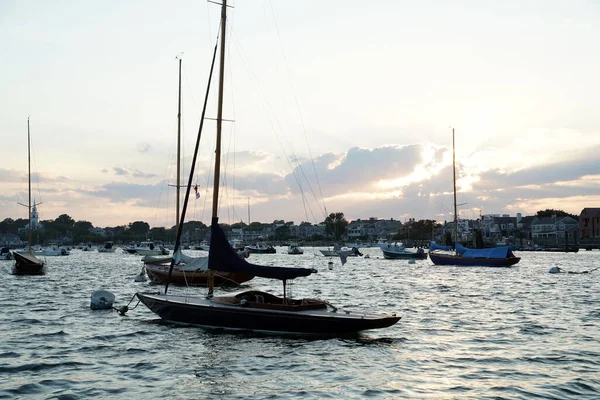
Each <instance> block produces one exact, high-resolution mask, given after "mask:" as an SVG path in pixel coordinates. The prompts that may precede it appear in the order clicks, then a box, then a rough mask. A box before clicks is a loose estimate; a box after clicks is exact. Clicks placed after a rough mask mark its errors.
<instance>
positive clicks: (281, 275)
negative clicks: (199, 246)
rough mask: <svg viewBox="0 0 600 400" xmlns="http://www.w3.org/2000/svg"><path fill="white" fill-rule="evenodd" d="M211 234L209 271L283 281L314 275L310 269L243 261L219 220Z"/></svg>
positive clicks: (213, 222)
mask: <svg viewBox="0 0 600 400" xmlns="http://www.w3.org/2000/svg"><path fill="white" fill-rule="evenodd" d="M210 232H211V236H210V251H209V253H208V269H211V270H213V271H221V272H237V273H242V274H248V275H254V276H259V277H261V278H270V279H280V280H282V281H285V280H288V279H294V278H298V277H300V276H308V275H310V274H312V273H313V270H312V269H309V268H286V267H267V266H262V265H256V264H251V263H249V262H248V261H246V260H244V259H242V258H241V257H240V256H238V254H237V252H236V251H235V250H234V249H233V248H232V247H231V245H230V244H229V241H228V240H227V238H226V237H225V232H223V229H221V227H220V226H219V219H218V218H213V219H212V223H211V226H210Z"/></svg>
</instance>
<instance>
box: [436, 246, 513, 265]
mask: <svg viewBox="0 0 600 400" xmlns="http://www.w3.org/2000/svg"><path fill="white" fill-rule="evenodd" d="M433 245H435V243H434V244H433ZM433 245H430V248H429V259H430V260H431V261H432V262H433V263H434V264H435V265H455V266H459V267H510V266H512V265H515V264H516V263H518V262H519V261H520V260H521V257H516V256H515V255H514V253H513V252H512V249H511V246H502V247H492V248H487V249H469V248H466V247H463V246H461V245H460V243H457V244H456V250H455V252H454V253H448V252H443V251H447V248H446V249H444V250H442V249H440V247H442V246H439V245H436V246H433Z"/></svg>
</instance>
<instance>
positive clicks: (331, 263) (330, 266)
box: [327, 261, 333, 269]
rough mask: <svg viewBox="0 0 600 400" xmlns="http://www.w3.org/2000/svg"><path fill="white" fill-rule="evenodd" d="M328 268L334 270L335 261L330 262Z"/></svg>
mask: <svg viewBox="0 0 600 400" xmlns="http://www.w3.org/2000/svg"><path fill="white" fill-rule="evenodd" d="M327 267H328V268H329V269H333V261H329V262H328V263H327Z"/></svg>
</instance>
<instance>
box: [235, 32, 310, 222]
mask: <svg viewBox="0 0 600 400" xmlns="http://www.w3.org/2000/svg"><path fill="white" fill-rule="evenodd" d="M230 37H232V41H233V42H234V43H235V44H236V46H237V47H238V50H239V51H240V54H241V55H242V60H244V61H245V62H246V66H247V67H248V66H249V65H250V63H249V62H248V57H247V56H246V54H245V53H244V51H243V49H242V48H241V47H240V46H239V44H238V42H237V40H234V39H233V38H234V35H233V34H232V35H230ZM248 71H249V73H250V75H251V77H252V78H253V79H254V84H255V85H256V87H257V89H258V88H259V85H258V79H257V77H256V75H255V74H254V73H253V72H252V71H251V70H250V68H248ZM257 94H258V98H259V100H260V103H261V105H262V106H263V108H264V109H267V110H269V111H270V112H271V115H273V114H274V113H273V108H272V107H271V105H270V104H269V102H268V101H266V99H264V98H263V96H262V95H261V92H260V90H257ZM273 120H275V123H276V124H277V125H278V127H279V129H281V125H280V124H279V122H278V121H277V119H276V118H274V117H269V125H270V127H271V130H272V132H273V134H274V135H275V138H276V139H277V142H278V144H279V147H280V148H281V151H282V152H283V154H284V156H285V158H286V161H287V163H288V166H289V168H290V171H291V172H292V173H293V171H294V168H293V167H292V164H291V162H290V156H289V155H288V153H287V152H286V151H285V147H284V146H283V144H282V142H281V138H280V136H279V134H278V133H277V129H276V127H275V123H274V122H273ZM281 130H282V131H283V129H281ZM287 143H288V146H289V147H290V148H291V145H289V142H287ZM295 158H296V159H297V157H295ZM294 179H295V180H296V183H297V184H298V186H299V187H300V190H301V191H302V185H301V184H300V181H299V179H298V177H297V176H296V175H294ZM309 187H310V184H309ZM313 194H314V192H313ZM315 198H316V196H315ZM311 213H312V210H311ZM313 218H314V214H313ZM314 219H315V221H316V218H314Z"/></svg>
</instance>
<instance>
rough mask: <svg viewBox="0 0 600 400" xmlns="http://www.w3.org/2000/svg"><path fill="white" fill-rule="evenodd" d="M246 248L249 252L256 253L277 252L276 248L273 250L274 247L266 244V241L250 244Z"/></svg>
mask: <svg viewBox="0 0 600 400" xmlns="http://www.w3.org/2000/svg"><path fill="white" fill-rule="evenodd" d="M246 250H248V251H249V252H250V253H251V254H252V253H257V254H275V253H277V250H275V247H273V246H271V245H270V244H266V243H255V244H250V245H248V246H246Z"/></svg>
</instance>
